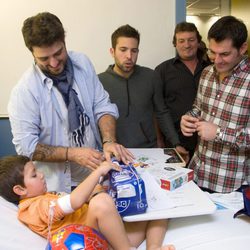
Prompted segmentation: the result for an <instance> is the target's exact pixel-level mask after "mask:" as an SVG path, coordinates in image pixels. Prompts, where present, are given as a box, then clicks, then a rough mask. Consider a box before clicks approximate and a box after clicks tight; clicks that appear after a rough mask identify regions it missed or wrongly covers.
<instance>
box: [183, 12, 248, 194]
mask: <svg viewBox="0 0 250 250" xmlns="http://www.w3.org/2000/svg"><path fill="white" fill-rule="evenodd" d="M208 41H209V53H210V59H211V60H212V61H213V63H214V65H211V66H208V67H207V68H205V69H204V71H203V72H202V75H201V78H200V85H199V90H198V92H197V96H196V100H195V103H194V108H193V110H191V111H190V112H188V113H187V114H185V115H184V116H182V119H181V130H182V133H183V134H184V135H185V136H191V135H192V134H193V133H195V132H197V133H198V135H199V143H198V146H197V148H196V151H195V154H194V156H193V158H192V160H191V162H190V164H189V168H192V169H194V173H195V179H194V180H195V182H196V183H197V184H198V186H200V187H202V188H203V189H204V190H208V191H213V192H222V193H227V192H232V191H235V190H237V189H239V188H241V187H242V185H243V184H244V183H248V184H250V160H249V158H250V61H249V58H248V57H247V56H246V52H247V42H246V41H247V28H246V26H245V24H244V23H243V22H242V21H240V20H238V19H237V18H235V17H233V16H224V17H222V18H220V19H219V20H218V21H217V22H215V23H214V24H213V25H212V27H211V28H210V30H209V32H208ZM197 110H198V112H197Z"/></svg>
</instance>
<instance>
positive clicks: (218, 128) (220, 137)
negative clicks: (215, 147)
mask: <svg viewBox="0 0 250 250" xmlns="http://www.w3.org/2000/svg"><path fill="white" fill-rule="evenodd" d="M222 136H223V131H222V130H221V128H220V127H219V126H218V127H217V130H216V135H215V140H216V141H221V140H222Z"/></svg>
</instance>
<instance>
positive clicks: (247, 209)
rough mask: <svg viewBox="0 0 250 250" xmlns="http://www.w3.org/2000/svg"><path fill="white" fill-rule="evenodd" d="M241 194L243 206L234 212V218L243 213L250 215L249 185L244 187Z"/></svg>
mask: <svg viewBox="0 0 250 250" xmlns="http://www.w3.org/2000/svg"><path fill="white" fill-rule="evenodd" d="M242 194H243V201H244V208H243V209H241V210H240V211H238V212H237V213H236V214H234V218H236V217H237V216H238V215H241V214H245V215H247V216H250V187H247V188H244V189H243V191H242Z"/></svg>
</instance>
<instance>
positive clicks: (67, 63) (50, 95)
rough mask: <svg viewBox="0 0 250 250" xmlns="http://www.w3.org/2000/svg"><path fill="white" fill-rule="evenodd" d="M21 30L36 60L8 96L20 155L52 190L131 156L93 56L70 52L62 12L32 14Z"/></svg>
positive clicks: (65, 189)
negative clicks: (119, 140) (104, 164)
mask: <svg viewBox="0 0 250 250" xmlns="http://www.w3.org/2000/svg"><path fill="white" fill-rule="evenodd" d="M22 33H23V37H24V41H25V44H26V46H27V48H28V49H29V50H30V51H31V53H32V55H33V57H34V61H35V62H34V64H33V65H32V66H31V67H30V68H29V69H28V70H27V71H26V72H25V73H24V75H23V76H22V78H21V79H20V81H19V82H18V84H17V85H16V86H15V87H14V89H13V91H12V94H11V97H10V101H9V105H8V111H9V117H10V123H11V128H12V133H13V143H14V144H15V147H16V151H17V153H18V154H22V155H26V156H28V157H30V158H31V159H32V160H34V161H37V167H38V168H40V169H41V171H43V172H44V173H45V176H46V179H47V183H48V189H49V190H56V191H65V192H70V189H71V186H76V185H78V184H79V183H80V182H81V181H82V179H83V178H84V177H86V176H87V175H88V174H89V171H90V170H93V169H95V168H97V167H98V166H99V164H100V163H101V162H102V161H103V160H104V158H106V159H107V160H109V159H110V157H111V155H115V156H116V157H117V158H118V159H121V160H123V161H124V162H125V163H127V162H128V161H130V160H132V154H131V153H130V152H129V151H128V150H127V149H126V148H124V147H123V146H122V145H120V144H117V143H116V136H115V130H116V129H115V127H116V121H115V120H116V119H117V118H118V111H117V107H116V105H114V104H111V103H110V100H109V95H108V93H107V92H106V91H105V90H104V89H103V87H102V85H101V83H100V82H99V80H98V77H97V76H96V74H95V71H94V68H93V65H92V64H91V62H90V61H89V59H88V58H87V57H86V56H85V55H83V54H79V53H75V52H68V51H67V49H66V45H65V31H64V28H63V25H62V23H61V21H60V20H59V19H58V17H56V16H55V15H53V14H51V13H47V12H44V13H39V14H37V15H36V16H32V17H30V18H28V19H26V20H25V21H24V24H23V28H22ZM102 148H103V153H102V152H100V150H101V149H102ZM83 166H84V167H83Z"/></svg>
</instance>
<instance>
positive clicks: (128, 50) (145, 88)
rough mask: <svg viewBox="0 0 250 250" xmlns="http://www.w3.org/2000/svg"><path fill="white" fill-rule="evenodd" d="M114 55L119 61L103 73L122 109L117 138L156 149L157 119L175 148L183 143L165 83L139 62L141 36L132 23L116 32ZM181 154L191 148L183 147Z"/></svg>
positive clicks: (107, 84)
mask: <svg viewBox="0 0 250 250" xmlns="http://www.w3.org/2000/svg"><path fill="white" fill-rule="evenodd" d="M111 40H112V48H111V49H110V52H111V55H112V56H113V58H114V61H115V64H114V65H110V66H109V67H108V69H107V70H106V71H105V72H103V73H101V74H99V75H98V76H99V79H100V81H101V82H102V84H103V86H104V88H105V90H106V91H107V92H108V93H109V95H110V99H111V101H112V102H114V103H116V104H117V106H118V110H119V119H118V120H117V141H118V142H119V143H122V144H123V145H126V147H130V148H136V147H140V148H152V147H157V146H159V143H158V142H157V136H156V130H155V123H156V122H155V120H154V118H156V120H157V121H158V123H159V127H160V128H161V130H162V133H163V134H164V136H165V137H166V138H167V139H168V140H169V141H170V143H171V147H175V146H176V145H179V144H180V140H179V138H178V134H177V133H176V131H175V127H174V124H173V121H172V118H171V115H170V112H169V110H168V109H167V108H166V105H165V103H164V99H163V95H162V87H163V86H162V82H161V79H160V77H159V75H158V74H157V73H156V72H155V71H154V70H152V69H149V68H146V67H143V66H139V65H137V64H136V61H137V56H138V53H139V48H138V47H139V40H140V35H139V32H138V31H137V30H135V29H134V28H133V27H131V26H129V25H123V26H121V27H119V28H118V29H117V30H116V31H114V33H113V34H112V39H111ZM176 149H177V150H178V152H179V153H181V154H187V151H186V150H185V149H184V148H182V147H181V146H179V147H178V148H176Z"/></svg>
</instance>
